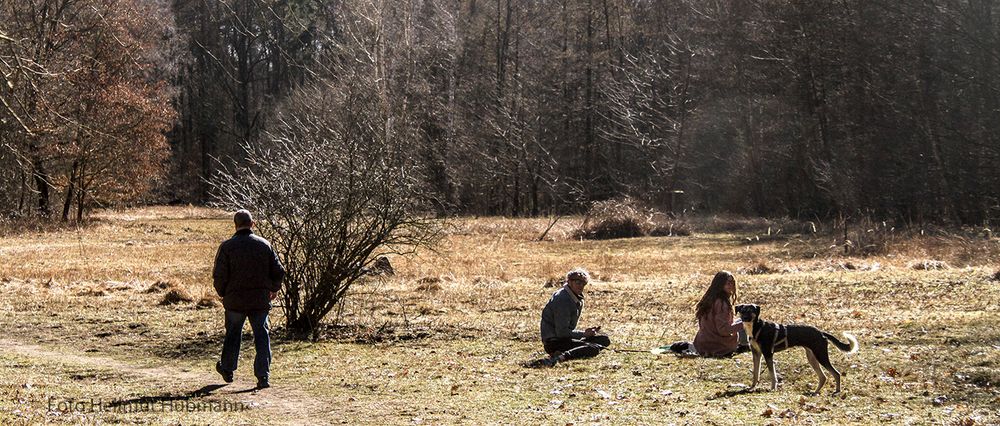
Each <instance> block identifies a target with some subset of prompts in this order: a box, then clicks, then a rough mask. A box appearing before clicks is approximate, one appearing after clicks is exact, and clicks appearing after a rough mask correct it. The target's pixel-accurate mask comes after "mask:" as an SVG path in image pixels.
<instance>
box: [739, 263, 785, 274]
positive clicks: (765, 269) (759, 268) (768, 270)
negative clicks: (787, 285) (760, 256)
mask: <svg viewBox="0 0 1000 426" xmlns="http://www.w3.org/2000/svg"><path fill="white" fill-rule="evenodd" d="M740 272H742V273H744V274H747V275H764V274H774V273H777V272H780V271H779V270H777V269H774V268H772V267H770V266H767V264H766V263H764V262H761V263H758V264H757V265H754V266H752V267H750V268H744V269H742V270H741V271H740Z"/></svg>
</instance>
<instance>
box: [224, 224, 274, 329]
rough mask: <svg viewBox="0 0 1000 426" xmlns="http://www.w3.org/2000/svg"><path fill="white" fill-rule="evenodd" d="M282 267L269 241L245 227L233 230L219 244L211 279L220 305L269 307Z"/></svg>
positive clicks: (244, 309)
mask: <svg viewBox="0 0 1000 426" xmlns="http://www.w3.org/2000/svg"><path fill="white" fill-rule="evenodd" d="M284 277H285V269H284V268H282V267H281V262H280V261H279V260H278V255H277V254H275V253H274V250H272V249H271V243H269V242H267V240H265V239H263V238H261V237H258V236H256V235H254V234H253V232H251V231H250V230H249V229H241V230H239V231H236V234H235V235H233V237H232V238H230V239H228V240H226V241H225V242H223V243H222V245H220V246H219V252H218V253H217V254H216V255H215V269H214V270H213V271H212V280H213V281H214V282H215V292H216V293H218V294H219V296H221V297H222V306H225V307H226V310H229V311H236V312H253V311H266V310H268V309H271V297H270V293H271V292H272V291H278V290H279V289H281V280H282V279H283V278H284Z"/></svg>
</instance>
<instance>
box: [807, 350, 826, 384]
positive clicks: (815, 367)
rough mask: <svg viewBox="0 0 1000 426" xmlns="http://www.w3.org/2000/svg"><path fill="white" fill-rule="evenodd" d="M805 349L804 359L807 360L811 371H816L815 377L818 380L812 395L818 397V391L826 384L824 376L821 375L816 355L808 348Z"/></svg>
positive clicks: (821, 370) (821, 371)
mask: <svg viewBox="0 0 1000 426" xmlns="http://www.w3.org/2000/svg"><path fill="white" fill-rule="evenodd" d="M805 349H806V358H808V359H809V365H811V366H812V368H813V370H815V371H816V376H818V378H819V385H817V386H816V390H815V391H814V392H813V393H814V394H816V395H819V391H820V389H823V385H825V384H826V374H823V369H822V368H820V367H819V361H817V360H816V355H814V354H813V351H812V350H811V349H809V348H805Z"/></svg>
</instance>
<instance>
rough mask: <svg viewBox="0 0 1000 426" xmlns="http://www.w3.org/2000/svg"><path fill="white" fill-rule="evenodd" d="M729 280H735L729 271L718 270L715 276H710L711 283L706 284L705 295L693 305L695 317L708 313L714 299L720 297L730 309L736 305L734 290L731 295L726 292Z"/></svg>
mask: <svg viewBox="0 0 1000 426" xmlns="http://www.w3.org/2000/svg"><path fill="white" fill-rule="evenodd" d="M729 280H733V282H735V280H736V278H734V277H733V274H732V273H730V272H729V271H719V272H718V273H717V274H715V278H712V284H711V285H709V286H708V290H706V291H705V295H704V296H701V301H699V302H698V305H697V306H696V307H695V313H694V316H695V318H702V317H704V316H705V315H708V314H709V312H711V311H712V305H714V304H715V301H716V300H720V299H721V300H722V301H724V302H725V303H727V304H729V309H732V308H733V306H734V305H736V292H735V291H734V292H733V295H732V296H729V295H728V294H726V283H727V282H729Z"/></svg>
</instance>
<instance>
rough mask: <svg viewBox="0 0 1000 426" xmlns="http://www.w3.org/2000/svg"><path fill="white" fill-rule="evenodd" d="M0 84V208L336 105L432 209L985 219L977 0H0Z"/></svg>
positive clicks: (122, 194)
mask: <svg viewBox="0 0 1000 426" xmlns="http://www.w3.org/2000/svg"><path fill="white" fill-rule="evenodd" d="M0 100H2V103H0V186H2V192H0V210H2V211H3V212H4V214H5V215H7V216H19V217H24V216H45V217H51V218H53V219H59V218H62V219H63V220H72V219H74V218H77V219H79V218H82V217H84V216H85V213H86V211H87V209H90V208H93V207H98V206H107V205H117V204H121V203H137V202H193V203H201V202H210V201H212V200H213V193H212V187H213V186H212V185H211V182H212V181H213V179H214V178H215V176H217V174H218V173H219V172H220V171H221V170H227V169H230V168H232V167H236V166H238V165H245V163H246V158H247V153H248V152H249V151H250V150H253V151H255V152H267V151H266V150H267V149H268V147H269V146H271V145H272V144H275V143H276V141H279V142H280V140H282V139H285V138H291V139H295V138H297V137H298V136H296V135H299V136H303V135H305V136H308V135H311V136H310V137H312V138H315V137H321V135H323V134H324V133H323V132H324V131H325V129H329V128H333V127H336V126H337V124H336V122H340V121H341V120H349V121H350V122H351V123H355V124H358V125H361V126H363V127H364V129H363V132H364V133H365V134H369V133H370V134H372V135H375V136H373V137H374V138H378V139H379V140H382V141H383V142H384V144H383V145H381V146H382V147H383V148H384V147H385V146H390V147H391V149H390V150H388V151H387V150H385V149H379V150H376V151H377V154H373V155H379V156H385V159H386V161H390V162H393V164H400V165H403V166H405V168H406V170H409V173H410V174H411V176H412V177H415V181H416V182H419V185H420V194H422V196H421V200H422V202H423V203H425V206H424V207H425V208H426V209H427V211H431V212H435V213H436V214H502V215H513V216H519V215H540V214H552V213H566V212H576V211H580V210H582V209H586V207H587V205H588V202H591V201H599V200H606V199H611V198H616V197H622V196H630V197H633V198H635V199H638V200H642V201H644V202H646V203H649V204H650V205H652V206H655V207H658V208H660V209H663V210H672V211H674V212H678V213H679V212H685V211H686V212H691V211H694V212H732V213H738V214H746V215H761V216H789V217H792V218H799V219H812V218H821V219H822V218H830V217H861V216H864V217H869V218H871V217H874V218H880V219H890V220H897V221H900V222H905V223H912V222H920V223H923V222H943V223H950V224H975V225H981V224H989V223H991V222H992V223H994V224H995V223H997V222H998V221H1000V207H998V205H1000V168H998V167H997V166H996V164H997V161H998V159H1000V1H993V0H903V1H899V0H844V1H825V0H824V1H790V0H749V1H735V0H732V1H704V0H662V1H656V0H652V1H651V0H533V1H532V0H490V1H483V0H395V1H389V0H0ZM303 117H305V118H303ZM345 128H346V127H345ZM354 128H360V127H354ZM317 135H320V136H317ZM305 136H303V137H305ZM385 144H387V145H385ZM261 150H263V151H261ZM292 174H294V173H292ZM296 179H297V177H296V176H294V175H290V176H288V181H289V183H290V184H294V183H295V182H296ZM680 191H683V193H679V192H680Z"/></svg>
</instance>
